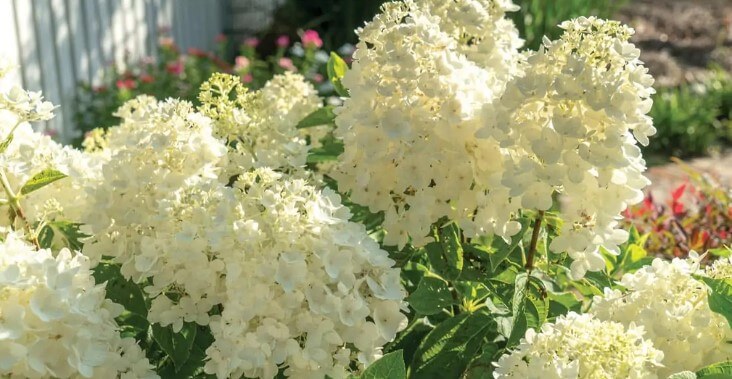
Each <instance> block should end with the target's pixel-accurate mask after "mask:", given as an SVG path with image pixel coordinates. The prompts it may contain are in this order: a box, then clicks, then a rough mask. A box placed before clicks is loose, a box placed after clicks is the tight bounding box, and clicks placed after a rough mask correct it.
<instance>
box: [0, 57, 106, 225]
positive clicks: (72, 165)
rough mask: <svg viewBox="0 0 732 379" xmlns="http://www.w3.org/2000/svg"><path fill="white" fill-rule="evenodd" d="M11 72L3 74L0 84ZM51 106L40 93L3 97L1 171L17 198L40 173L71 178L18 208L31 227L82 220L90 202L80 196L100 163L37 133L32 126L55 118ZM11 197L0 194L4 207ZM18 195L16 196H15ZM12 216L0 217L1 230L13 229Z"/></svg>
mask: <svg viewBox="0 0 732 379" xmlns="http://www.w3.org/2000/svg"><path fill="white" fill-rule="evenodd" d="M7 71H8V69H2V68H0V79H3V75H4V73H5V72H7ZM52 111H53V105H52V104H51V103H49V102H47V101H44V100H43V97H42V96H41V94H40V93H36V92H26V91H24V90H23V89H21V88H20V87H12V88H10V89H8V90H5V91H0V141H7V144H6V145H5V147H4V151H3V152H2V154H0V169H1V170H2V171H3V175H4V177H5V179H6V180H7V183H6V184H5V185H7V186H8V187H9V188H10V189H11V190H12V191H13V192H18V191H19V190H20V188H21V187H22V186H23V185H24V184H25V183H26V182H28V180H29V179H31V178H32V177H33V176H35V175H37V174H39V173H40V172H41V171H44V170H48V169H54V170H57V171H59V172H61V173H63V174H65V175H67V176H68V178H66V179H65V180H63V181H58V182H55V183H52V184H50V185H48V186H46V187H44V190H43V191H36V192H32V193H29V194H27V195H24V196H23V197H22V198H21V200H20V205H21V206H22V209H23V210H24V211H25V214H24V216H25V218H26V219H27V220H28V221H29V222H31V223H35V222H39V221H51V220H54V219H64V220H78V219H79V217H80V216H81V214H82V213H83V212H84V209H86V204H87V203H86V201H85V200H86V199H85V198H84V196H80V193H82V192H83V191H84V187H85V186H86V183H87V182H88V181H89V180H90V179H92V178H94V177H96V176H98V174H99V164H100V163H101V161H100V160H99V159H97V158H96V157H88V156H86V155H84V154H82V153H81V152H79V151H77V150H75V149H73V148H71V147H68V146H62V145H61V144H59V143H56V142H54V141H53V140H51V138H50V137H49V136H45V135H42V134H40V133H36V132H34V131H33V129H32V128H31V125H30V124H29V122H33V121H40V120H47V119H50V118H51V117H53V113H52ZM8 195H9V194H8V193H7V192H6V191H0V198H1V199H2V200H4V201H5V202H6V203H7V201H8V198H9V196H8ZM15 195H17V193H15ZM10 221H11V220H10V218H9V215H8V212H2V213H1V214H0V225H2V226H3V227H8V226H10V223H11V222H10Z"/></svg>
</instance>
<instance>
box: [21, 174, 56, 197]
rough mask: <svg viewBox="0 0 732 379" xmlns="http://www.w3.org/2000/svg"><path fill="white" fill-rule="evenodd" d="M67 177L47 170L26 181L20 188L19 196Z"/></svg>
mask: <svg viewBox="0 0 732 379" xmlns="http://www.w3.org/2000/svg"><path fill="white" fill-rule="evenodd" d="M66 176H67V175H66V174H64V173H63V172H60V171H58V170H54V169H52V168H47V169H45V170H43V171H41V172H39V173H37V174H35V175H33V177H32V178H30V179H28V181H27V182H25V184H24V185H23V187H21V188H20V194H21V195H27V194H29V193H31V192H33V191H36V190H39V189H41V188H43V187H45V186H47V185H49V184H51V183H53V182H55V181H57V180H59V179H63V178H65V177H66Z"/></svg>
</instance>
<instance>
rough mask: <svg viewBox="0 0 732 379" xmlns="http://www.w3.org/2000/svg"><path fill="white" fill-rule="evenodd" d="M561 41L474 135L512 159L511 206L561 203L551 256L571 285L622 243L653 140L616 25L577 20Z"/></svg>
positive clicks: (631, 55) (636, 64) (621, 29)
mask: <svg viewBox="0 0 732 379" xmlns="http://www.w3.org/2000/svg"><path fill="white" fill-rule="evenodd" d="M560 26H561V27H562V28H563V29H565V32H564V34H563V35H562V37H561V39H559V40H557V41H555V42H550V41H545V43H544V46H543V47H542V48H541V49H540V50H539V51H538V52H536V53H533V54H530V55H528V57H527V67H526V70H525V74H523V75H521V76H519V77H517V78H515V79H514V80H512V81H511V82H510V83H509V84H508V86H507V89H506V92H505V93H504V94H503V97H502V98H501V101H500V102H499V104H498V105H497V106H496V107H495V110H496V112H497V117H496V118H495V120H493V121H491V122H490V123H489V124H488V125H487V126H486V127H485V128H484V129H483V130H481V133H480V135H481V136H482V137H488V138H494V139H496V140H498V141H500V143H501V145H502V146H507V147H508V149H509V150H510V154H509V157H510V158H509V160H508V161H507V162H506V163H505V167H504V172H503V179H502V183H503V184H504V185H505V186H507V187H508V188H509V195H510V197H511V199H512V201H516V202H520V204H521V206H522V207H524V208H530V209H538V210H548V209H549V208H550V207H551V206H552V203H553V201H552V197H553V195H554V194H557V193H558V194H561V203H562V204H561V210H562V219H563V221H564V223H563V226H562V228H561V230H560V231H559V237H557V238H555V239H554V240H553V241H552V245H551V246H550V248H551V249H552V250H553V251H555V252H557V253H562V252H567V253H568V254H569V256H570V257H571V258H572V259H573V260H574V262H573V263H572V266H571V273H572V276H573V277H575V278H581V277H583V276H584V274H585V272H586V271H598V270H601V269H603V268H604V267H605V263H604V260H603V258H602V255H601V254H600V252H599V247H600V246H604V247H605V248H606V249H608V250H610V251H616V250H617V246H618V245H619V244H620V243H622V242H624V241H625V240H626V239H627V233H626V232H624V231H622V230H619V228H618V227H619V225H618V222H617V220H618V218H619V215H620V212H621V211H623V210H624V209H625V208H626V207H627V206H628V205H629V204H633V203H636V202H638V201H640V200H642V197H643V195H642V192H641V189H642V188H643V187H644V186H645V185H647V184H648V180H647V179H646V178H645V177H643V175H642V172H643V171H644V170H645V162H644V161H643V159H642V157H641V153H640V149H639V148H638V146H637V145H636V142H638V141H639V142H641V143H642V144H647V143H648V136H649V135H651V134H653V133H654V132H655V129H654V128H653V126H652V123H651V119H650V118H649V117H648V116H646V113H647V112H648V111H649V110H650V107H651V99H650V98H649V96H650V95H651V94H652V93H653V89H652V88H651V84H652V83H653V79H652V78H651V76H650V75H648V74H647V69H646V68H644V67H643V66H642V63H641V62H640V61H639V60H638V55H639V51H638V49H636V48H635V47H634V46H633V45H632V44H630V43H629V42H628V38H629V37H630V35H631V34H632V30H631V29H629V28H627V27H625V26H622V25H620V24H619V23H618V22H615V21H604V20H599V19H596V18H579V19H576V20H573V21H568V22H565V23H563V24H562V25H560Z"/></svg>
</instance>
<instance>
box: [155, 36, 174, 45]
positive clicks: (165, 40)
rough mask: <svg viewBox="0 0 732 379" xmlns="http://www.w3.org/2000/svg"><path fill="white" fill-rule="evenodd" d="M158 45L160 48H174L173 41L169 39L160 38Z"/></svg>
mask: <svg viewBox="0 0 732 379" xmlns="http://www.w3.org/2000/svg"><path fill="white" fill-rule="evenodd" d="M158 43H159V44H160V46H161V47H174V46H175V41H174V40H173V38H171V37H160V39H159V40H158Z"/></svg>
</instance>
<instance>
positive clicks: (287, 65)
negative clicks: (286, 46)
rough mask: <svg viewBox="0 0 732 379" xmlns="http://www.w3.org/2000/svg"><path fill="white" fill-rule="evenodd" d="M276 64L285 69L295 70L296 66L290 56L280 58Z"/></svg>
mask: <svg viewBox="0 0 732 379" xmlns="http://www.w3.org/2000/svg"><path fill="white" fill-rule="evenodd" d="M277 64H279V65H280V67H282V68H284V69H285V70H287V71H297V67H295V65H294V64H293V63H292V59H290V58H280V60H279V62H277Z"/></svg>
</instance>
